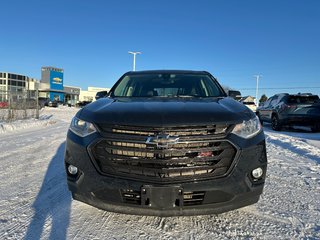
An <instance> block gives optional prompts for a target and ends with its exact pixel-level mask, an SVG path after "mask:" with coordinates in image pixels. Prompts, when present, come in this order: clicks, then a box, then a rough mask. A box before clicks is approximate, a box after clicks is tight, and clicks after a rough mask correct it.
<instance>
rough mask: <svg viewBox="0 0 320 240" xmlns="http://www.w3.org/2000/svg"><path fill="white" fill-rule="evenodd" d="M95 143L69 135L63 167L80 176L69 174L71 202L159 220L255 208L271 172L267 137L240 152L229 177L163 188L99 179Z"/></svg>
mask: <svg viewBox="0 0 320 240" xmlns="http://www.w3.org/2000/svg"><path fill="white" fill-rule="evenodd" d="M91 137H92V139H94V136H91ZM233 138H237V137H235V136H233ZM92 139H90V138H89V139H86V140H85V141H82V142H79V141H78V139H77V136H75V135H74V134H73V133H72V132H70V131H69V133H68V138H67V144H66V155H65V164H66V167H67V166H68V165H70V164H71V165H74V166H76V167H77V168H78V169H79V173H78V175H76V176H70V175H68V187H69V190H70V191H71V192H72V196H73V198H74V199H76V200H79V201H82V202H85V203H88V204H90V205H92V206H95V207H98V208H101V209H105V210H108V211H112V212H120V213H127V214H138V215H157V216H178V215H202V214H216V213H222V212H226V211H229V210H233V209H237V208H240V207H244V206H247V205H250V204H253V203H256V202H257V201H258V200H259V196H260V195H261V193H262V191H263V186H264V180H265V175H266V168H267V159H266V148H265V141H264V135H263V133H261V134H259V135H258V136H256V137H255V138H254V139H251V140H250V141H246V142H245V143H243V145H242V146H240V147H239V150H238V151H239V154H238V155H237V159H235V160H234V161H235V164H234V165H233V167H232V170H231V172H230V174H229V175H228V176H226V177H222V178H217V179H205V180H196V179H193V180H192V181H185V182H178V183H165V184H164V183H157V184H156V183H154V182H152V183H150V182H146V181H141V180H140V181H139V180H133V179H125V178H120V177H117V176H105V175H101V174H99V173H98V171H97V169H96V168H95V166H94V164H93V162H92V160H91V158H90V156H89V154H88V151H87V149H86V146H87V145H88V143H90V141H91V140H92ZM229 140H230V141H233V142H234V140H237V139H229ZM258 167H261V168H262V169H263V170H264V174H263V176H262V178H260V179H258V180H254V179H253V177H252V175H251V171H252V170H253V169H255V168H258Z"/></svg>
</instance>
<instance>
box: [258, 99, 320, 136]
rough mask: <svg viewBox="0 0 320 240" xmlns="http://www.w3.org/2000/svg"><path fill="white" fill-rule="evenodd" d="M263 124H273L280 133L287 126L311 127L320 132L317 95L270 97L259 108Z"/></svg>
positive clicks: (319, 112)
mask: <svg viewBox="0 0 320 240" xmlns="http://www.w3.org/2000/svg"><path fill="white" fill-rule="evenodd" d="M257 115H258V117H259V119H260V121H261V123H262V122H269V123H271V126H272V129H273V130H275V131H280V130H281V129H282V127H283V126H285V125H289V126H290V125H298V126H310V127H311V129H312V131H319V130H320V102H319V97H318V96H317V95H312V94H311V93H309V94H288V93H281V94H276V95H274V96H272V97H270V98H269V99H268V100H267V101H266V102H265V103H264V104H263V105H262V106H260V107H258V108H257Z"/></svg>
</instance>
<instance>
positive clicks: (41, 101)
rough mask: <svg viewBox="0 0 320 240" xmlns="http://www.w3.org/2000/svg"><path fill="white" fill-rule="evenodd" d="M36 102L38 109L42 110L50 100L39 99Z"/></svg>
mask: <svg viewBox="0 0 320 240" xmlns="http://www.w3.org/2000/svg"><path fill="white" fill-rule="evenodd" d="M38 101H39V106H40V108H43V107H45V106H49V102H50V98H46V97H39V98H38Z"/></svg>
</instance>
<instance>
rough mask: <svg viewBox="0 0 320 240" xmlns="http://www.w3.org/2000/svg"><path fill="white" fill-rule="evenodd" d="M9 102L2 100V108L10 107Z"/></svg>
mask: <svg viewBox="0 0 320 240" xmlns="http://www.w3.org/2000/svg"><path fill="white" fill-rule="evenodd" d="M8 107H9V103H8V102H0V108H8Z"/></svg>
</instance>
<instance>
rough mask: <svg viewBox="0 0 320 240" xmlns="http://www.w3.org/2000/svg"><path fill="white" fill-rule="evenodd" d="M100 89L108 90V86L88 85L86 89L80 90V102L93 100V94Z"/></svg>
mask: <svg viewBox="0 0 320 240" xmlns="http://www.w3.org/2000/svg"><path fill="white" fill-rule="evenodd" d="M100 91H110V88H99V87H88V90H81V91H80V96H79V101H80V102H84V101H86V102H92V101H95V100H96V99H95V96H96V94H97V92H100Z"/></svg>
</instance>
